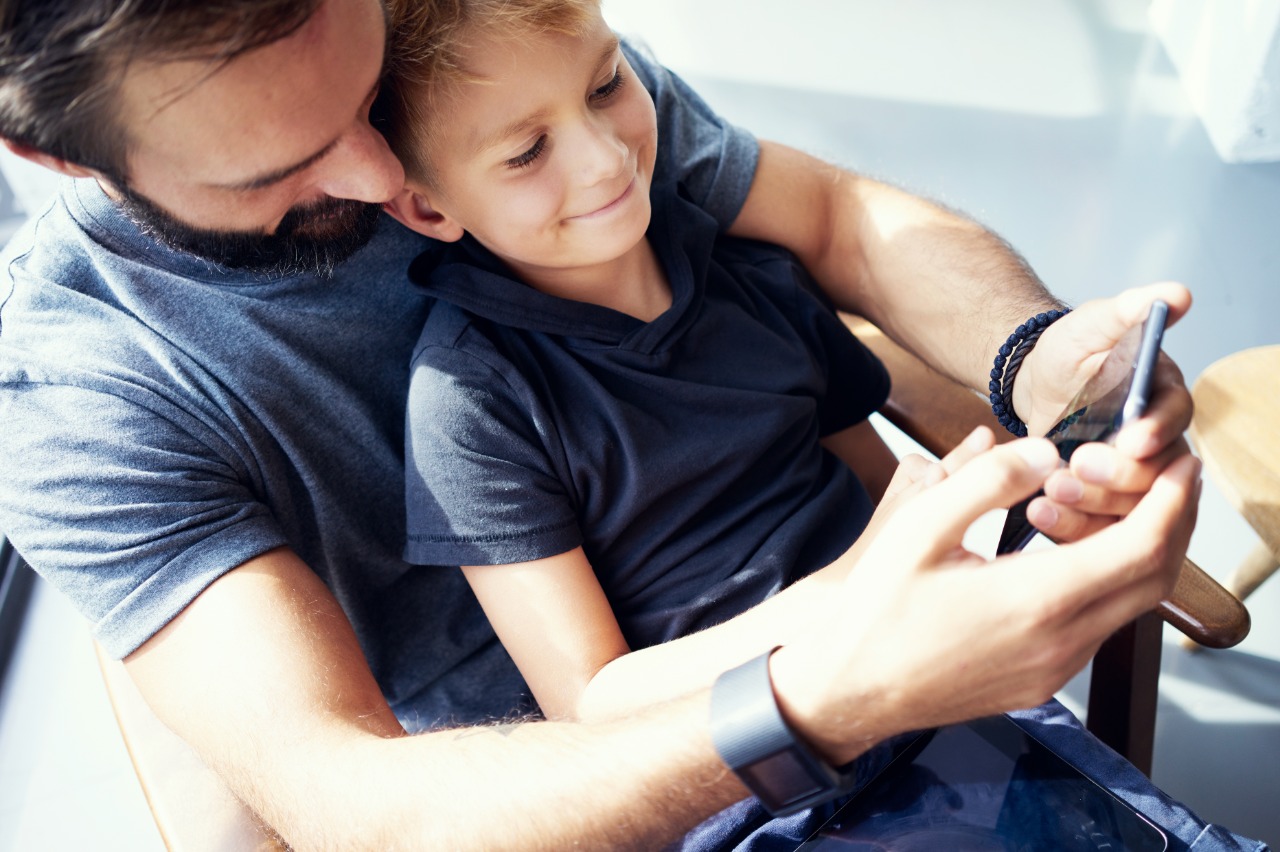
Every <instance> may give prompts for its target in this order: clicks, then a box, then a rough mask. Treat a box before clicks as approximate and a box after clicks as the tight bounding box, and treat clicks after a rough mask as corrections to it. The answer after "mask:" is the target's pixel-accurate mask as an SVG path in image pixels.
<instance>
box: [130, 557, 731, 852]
mask: <svg viewBox="0 0 1280 852" xmlns="http://www.w3.org/2000/svg"><path fill="white" fill-rule="evenodd" d="M126 668H127V669H128V671H129V673H130V675H131V676H132V677H133V679H134V681H135V682H136V683H137V684H138V686H139V689H140V690H141V692H142V694H143V696H144V697H145V698H146V699H147V701H148V703H149V704H150V705H151V706H152V708H153V709H154V710H155V712H156V713H157V715H159V716H160V718H161V720H162V721H164V722H165V723H166V724H168V725H169V726H170V727H171V728H173V729H174V730H175V731H176V732H177V733H178V734H179V735H180V736H181V737H183V739H185V740H187V742H188V743H190V744H191V746H192V747H193V748H194V749H195V750H196V752H197V753H198V754H199V755H200V756H201V758H202V759H203V760H204V761H205V762H206V763H207V764H209V765H210V766H211V767H212V768H213V769H214V771H215V772H217V773H218V774H219V775H220V776H221V777H222V778H223V779H224V780H225V781H226V783H227V784H228V786H230V787H231V789H232V791H233V792H234V793H235V794H236V795H237V796H239V797H240V798H241V799H243V800H244V801H245V802H247V803H248V804H249V805H250V807H252V808H253V809H254V810H255V811H256V812H257V813H258V814H259V815H261V816H262V818H263V819H264V820H265V821H266V822H267V824H268V825H270V826H272V827H273V828H274V829H275V830H276V831H278V832H279V833H280V835H281V836H282V837H283V838H284V839H285V840H287V841H288V842H289V843H291V844H293V845H294V846H295V847H297V848H300V849H347V848H408V849H436V848H450V849H464V848H486V849H494V848H503V849H513V848H520V849H540V848H554V849H562V848H566V847H568V846H571V845H574V844H582V845H585V846H586V847H588V848H612V847H618V848H626V847H628V846H635V847H641V848H653V847H654V846H656V845H661V843H662V842H664V841H668V840H672V839H674V838H677V837H679V836H680V835H681V834H682V833H683V832H685V831H687V830H688V829H689V828H691V827H692V826H694V825H696V824H697V823H698V822H700V821H701V820H702V819H704V818H706V817H707V816H710V815H711V814H713V813H714V812H716V811H717V810H719V809H720V808H722V807H724V806H725V805H727V804H729V803H731V802H733V801H735V800H737V799H740V798H742V797H743V796H745V795H746V792H745V790H744V789H743V788H742V787H741V786H740V785H739V784H738V782H737V780H736V778H735V777H734V776H733V775H732V773H731V772H729V771H728V770H727V769H726V768H725V767H724V765H723V763H721V762H720V760H719V758H718V757H717V756H716V753H715V749H714V747H713V746H712V744H711V742H710V739H709V735H708V733H707V715H708V712H709V709H708V698H707V695H706V693H705V692H704V693H702V694H700V695H697V696H691V697H689V698H687V699H682V700H680V701H674V702H670V703H668V704H665V705H662V706H657V707H652V708H648V709H646V710H643V711H640V712H639V713H637V714H635V715H633V716H632V717H630V718H627V719H621V720H618V721H616V722H611V723H608V724H599V725H590V724H570V723H551V722H531V723H528V724H522V725H516V726H509V727H487V728H473V729H464V730H455V731H439V732H435V733H430V734H424V735H420V736H416V737H410V736H407V735H405V733H404V730H403V728H401V726H400V724H399V723H398V722H397V721H396V719H395V717H394V715H392V713H391V710H390V708H389V707H388V706H387V704H386V701H385V700H384V699H383V697H382V695H381V692H380V691H379V690H378V687H377V684H376V683H375V682H374V680H373V676H372V674H371V673H370V671H369V669H368V666H367V664H366V663H365V662H364V658H363V655H362V653H361V651H360V648H359V645H358V644H357V642H356V640H355V636H354V634H353V633H352V631H351V628H350V625H349V624H348V622H347V621H346V619H345V617H344V616H343V615H342V612H341V610H340V609H339V608H338V605H337V602H336V601H334V599H333V598H332V596H331V595H330V594H329V593H328V591H327V589H325V587H324V586H323V584H322V583H321V582H320V581H319V579H318V578H317V577H316V576H315V575H314V574H313V573H311V571H310V570H309V569H307V567H306V566H305V565H303V564H302V563H301V561H300V560H298V559H297V557H296V556H294V555H293V554H292V553H289V552H288V551H285V550H278V551H273V552H272V553H268V554H265V555H264V556H261V557H258V558H257V559H255V560H251V561H250V562H249V563H246V564H245V565H243V566H241V567H240V568H238V569H236V570H235V571H232V572H231V573H229V574H227V575H225V576H224V577H222V578H221V579H220V580H218V581H217V582H215V583H214V584H213V585H211V586H210V587H209V588H208V589H206V590H205V592H204V593H202V594H201V595H200V597H198V598H197V599H196V601H195V602H193V603H192V604H191V605H190V606H189V607H188V608H187V610H186V611H185V612H184V613H183V614H182V615H181V616H179V618H178V619H176V620H175V621H174V622H171V623H170V624H169V625H168V626H166V627H165V628H164V629H163V630H161V631H160V633H158V634H157V635H156V636H155V637H153V638H152V639H151V640H149V641H148V642H147V643H146V644H144V645H143V647H142V648H141V649H139V650H138V651H136V652H135V653H134V654H132V655H130V657H129V658H127V660H126Z"/></svg>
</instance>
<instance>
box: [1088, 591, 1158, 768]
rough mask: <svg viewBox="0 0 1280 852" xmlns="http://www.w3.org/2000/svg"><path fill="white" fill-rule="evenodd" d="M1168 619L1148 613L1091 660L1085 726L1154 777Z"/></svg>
mask: <svg viewBox="0 0 1280 852" xmlns="http://www.w3.org/2000/svg"><path fill="white" fill-rule="evenodd" d="M1163 626H1164V622H1163V621H1162V620H1161V619H1160V616H1159V615H1157V614H1156V613H1154V612H1152V613H1147V614H1146V615H1143V616H1141V617H1139V618H1138V619H1137V620H1135V621H1134V622H1132V623H1131V624H1129V625H1127V626H1125V627H1123V628H1121V629H1120V630H1118V631H1116V633H1115V634H1114V635H1113V636H1112V637H1111V638H1110V639H1108V640H1107V641H1106V642H1104V643H1103V645H1102V648H1100V649H1099V650H1098V654H1097V656H1095V657H1094V658H1093V676H1092V679H1091V680H1090V682H1089V709H1088V715H1087V716H1086V724H1087V727H1088V728H1089V730H1090V731H1092V732H1093V734H1094V736H1096V737H1097V738H1098V739H1100V740H1102V741H1103V742H1104V743H1106V744H1107V745H1109V746H1111V747H1112V748H1113V749H1115V750H1116V751H1117V752H1119V753H1120V754H1121V755H1123V756H1124V757H1125V758H1127V759H1128V760H1129V762H1130V763H1132V764H1133V765H1134V766H1136V767H1138V768H1139V769H1141V770H1142V771H1143V772H1144V773H1145V774H1146V775H1148V776H1150V775H1151V756H1152V753H1153V750H1154V747H1155V734H1156V698H1157V696H1158V693H1159V679H1160V642H1161V634H1162V633H1163Z"/></svg>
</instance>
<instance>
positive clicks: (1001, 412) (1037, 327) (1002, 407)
mask: <svg viewBox="0 0 1280 852" xmlns="http://www.w3.org/2000/svg"><path fill="white" fill-rule="evenodd" d="M1069 313H1071V309H1070V308H1066V309H1064V310H1060V311H1046V312H1044V313H1042V314H1036V315H1035V316H1033V317H1032V318H1031V319H1029V320H1027V321H1026V322H1024V323H1023V324H1022V325H1020V326H1018V327H1017V328H1016V329H1015V330H1014V332H1013V334H1011V335H1009V339H1008V340H1006V341H1005V342H1004V346H1001V347H1000V351H999V353H997V354H996V361H995V366H993V367H992V368H991V382H990V383H989V384H988V385H987V387H988V388H989V389H990V391H991V396H990V399H991V411H992V412H993V413H994V414H995V416H996V419H997V420H999V421H1000V425H1001V426H1003V427H1004V428H1006V429H1008V430H1009V431H1010V432H1012V433H1013V434H1014V435H1016V436H1017V437H1019V438H1025V437H1026V436H1027V424H1025V423H1023V422H1022V421H1021V420H1020V419H1018V415H1017V414H1016V413H1014V410H1013V380H1014V379H1015V378H1016V377H1017V375H1018V370H1019V369H1021V367H1022V361H1023V359H1025V358H1026V357H1027V355H1028V354H1029V353H1030V352H1031V350H1032V348H1033V347H1034V346H1035V345H1036V341H1037V340H1039V339H1040V335H1041V334H1044V330H1045V329H1046V328H1048V327H1049V326H1051V325H1053V323H1055V322H1056V321H1058V320H1060V319H1062V318H1063V317H1065V316H1066V315H1067V314H1069Z"/></svg>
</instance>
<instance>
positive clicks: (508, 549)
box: [405, 346, 582, 565]
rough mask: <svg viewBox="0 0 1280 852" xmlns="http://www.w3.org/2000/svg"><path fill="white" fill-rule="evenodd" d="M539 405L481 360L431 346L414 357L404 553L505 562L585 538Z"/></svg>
mask: <svg viewBox="0 0 1280 852" xmlns="http://www.w3.org/2000/svg"><path fill="white" fill-rule="evenodd" d="M537 411H538V407H537V404H536V401H534V400H531V399H530V396H529V394H527V393H522V392H521V391H520V389H519V388H517V387H514V386H512V385H510V384H508V383H507V381H505V379H504V377H503V375H502V373H501V372H500V371H499V370H497V369H494V368H493V367H491V366H490V365H489V364H487V363H485V361H484V360H482V359H481V358H479V357H477V356H475V355H472V354H469V353H466V352H462V351H459V350H457V349H453V348H449V347H446V346H430V347H427V348H425V349H424V350H423V351H422V352H421V353H419V355H418V356H417V357H416V358H415V361H414V364H413V369H412V373H411V379H410V384H409V404H408V411H407V415H406V416H407V424H406V442H407V447H406V459H405V467H406V478H405V498H406V500H405V503H406V511H407V513H408V517H407V540H406V543H405V559H406V560H407V561H409V562H413V563H416V564H422V565H428V564H429V565H506V564H511V563H516V562H527V561H529V560H532V559H541V558H544V557H547V556H554V555H556V554H558V553H565V552H567V551H569V550H572V549H573V548H575V547H577V546H578V545H580V544H582V534H581V532H580V530H579V528H578V523H577V517H576V514H575V512H574V507H573V504H572V502H571V500H570V499H569V496H568V495H567V493H566V491H565V488H564V486H563V484H562V482H563V480H562V477H561V476H560V475H558V474H557V472H556V469H555V466H554V464H553V461H552V458H551V455H550V454H549V452H548V450H547V449H546V447H547V444H548V441H549V440H550V441H553V440H554V437H553V427H552V425H551V424H549V423H548V422H547V421H546V419H545V418H541V417H539V415H538V413H537Z"/></svg>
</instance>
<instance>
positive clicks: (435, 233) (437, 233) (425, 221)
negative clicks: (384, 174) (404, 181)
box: [382, 187, 464, 243]
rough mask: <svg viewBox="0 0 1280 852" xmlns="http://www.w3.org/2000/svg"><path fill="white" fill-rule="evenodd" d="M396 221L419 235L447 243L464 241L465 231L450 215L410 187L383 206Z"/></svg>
mask: <svg viewBox="0 0 1280 852" xmlns="http://www.w3.org/2000/svg"><path fill="white" fill-rule="evenodd" d="M382 208H383V209H384V210H386V211H387V212H388V213H390V214H391V215H392V216H394V217H395V219H396V221H397V222H399V223H400V224H402V225H404V226H405V227H406V228H409V229H410V230H413V231H417V232H418V233H419V234H423V235H425V236H428V237H431V238H432V239H436V240H441V241H443V242H446V243H452V242H456V241H457V240H460V239H462V234H463V233H464V232H463V229H462V226H461V225H459V224H458V223H457V222H455V221H453V219H451V218H450V217H449V214H447V213H442V212H441V211H439V210H437V209H436V208H435V207H434V206H433V205H432V204H431V202H430V201H428V200H427V197H426V196H424V195H422V194H421V193H420V192H417V191H416V190H413V189H409V188H408V187H406V188H404V189H402V190H400V194H399V195H397V196H396V197H395V198H393V199H391V200H390V201H388V202H387V203H385V204H383V205H382Z"/></svg>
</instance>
